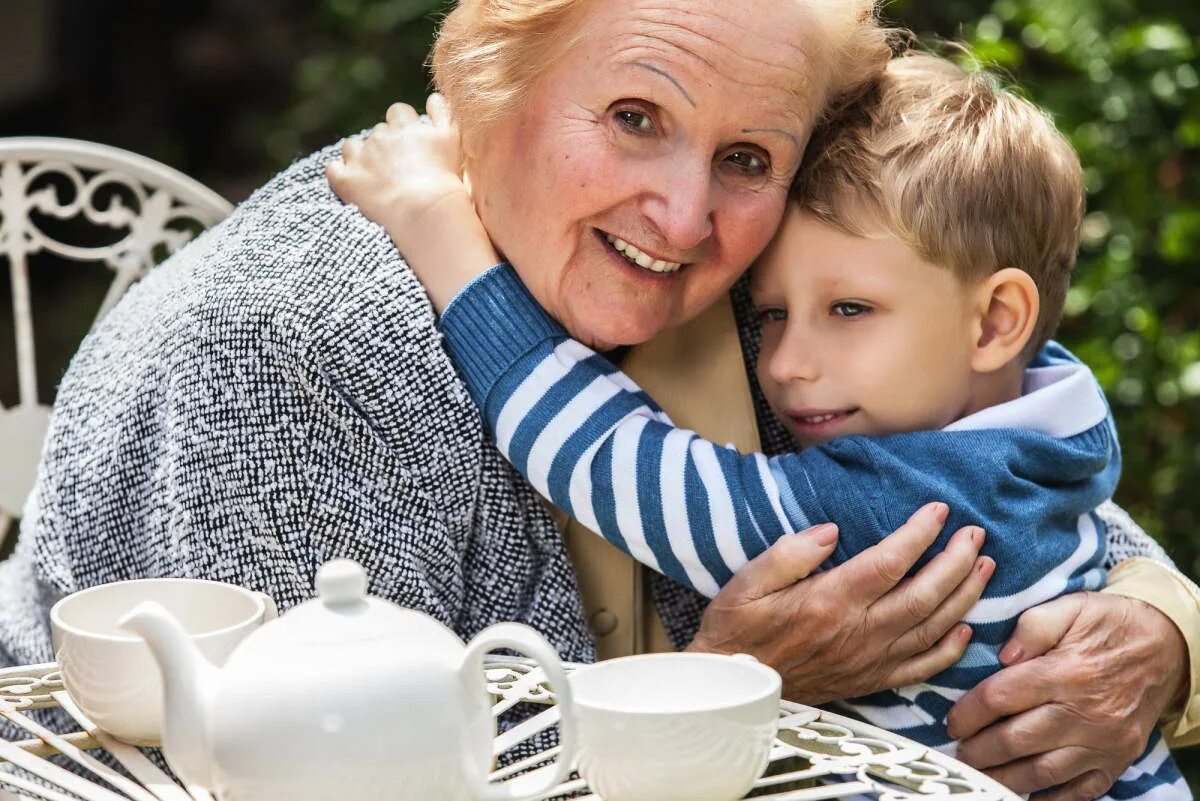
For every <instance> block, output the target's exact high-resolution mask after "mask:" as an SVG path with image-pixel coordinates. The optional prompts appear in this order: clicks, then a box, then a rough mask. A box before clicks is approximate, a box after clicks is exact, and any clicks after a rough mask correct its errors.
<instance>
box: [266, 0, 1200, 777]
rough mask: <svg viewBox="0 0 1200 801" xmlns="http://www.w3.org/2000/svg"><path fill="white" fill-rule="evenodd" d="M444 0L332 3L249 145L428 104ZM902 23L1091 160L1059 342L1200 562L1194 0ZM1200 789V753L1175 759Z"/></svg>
mask: <svg viewBox="0 0 1200 801" xmlns="http://www.w3.org/2000/svg"><path fill="white" fill-rule="evenodd" d="M446 7H447V4H446V3H444V2H437V1H436V0H323V2H322V3H321V4H320V5H319V6H318V7H316V9H315V10H314V11H312V12H311V17H310V18H309V19H307V20H306V21H305V25H306V28H305V31H306V34H305V35H306V36H307V37H308V38H309V41H308V43H307V46H306V47H305V49H304V51H303V52H305V53H306V55H305V56H304V57H303V59H302V60H301V61H300V63H299V66H298V67H297V69H296V71H295V76H294V82H293V86H292V95H291V98H290V100H289V102H288V104H287V107H286V109H284V110H283V112H282V113H274V112H273V113H270V114H261V115H259V116H258V117H255V118H253V119H251V120H250V121H248V124H247V127H246V128H245V129H244V132H245V133H246V134H247V135H248V140H247V141H255V142H260V143H265V147H266V150H267V151H268V154H269V157H270V158H271V159H273V160H274V161H275V162H276V163H277V164H280V165H282V164H284V163H286V162H287V161H288V160H290V159H291V158H292V157H294V156H295V155H297V154H299V153H303V152H306V151H308V150H310V149H312V148H315V147H317V146H320V145H322V144H325V143H327V142H329V141H332V140H334V139H336V138H338V137H339V136H341V135H342V134H344V133H345V132H347V131H352V130H358V129H361V128H365V127H367V126H369V125H371V124H373V123H374V122H376V121H377V120H378V119H379V118H380V117H381V116H382V114H383V112H384V110H385V109H386V108H387V106H388V105H389V104H390V103H391V102H393V101H395V100H397V99H401V100H407V101H409V102H412V103H414V105H419V104H420V103H421V101H422V98H423V96H424V93H425V91H426V90H427V88H428V78H427V74H426V73H425V72H424V70H423V68H422V62H423V59H424V57H425V54H426V52H427V50H428V46H429V43H430V41H431V39H432V36H433V31H434V28H435V21H436V16H437V15H438V14H439V13H441V12H442V11H443V10H444V9H445V8H446ZM885 14H886V16H887V17H888V18H889V19H890V20H892V21H894V22H895V23H896V24H898V25H901V26H904V27H907V28H910V29H912V30H914V31H916V32H917V33H918V34H920V35H921V36H922V37H923V38H926V39H927V40H932V39H950V40H960V41H965V42H967V43H968V44H969V45H970V46H971V48H972V49H973V50H974V53H975V54H976V57H977V58H978V59H979V60H980V61H981V62H982V63H984V64H985V65H987V66H990V67H993V68H996V69H999V70H1001V71H1002V72H1003V73H1004V74H1006V75H1007V76H1008V77H1009V78H1011V80H1012V81H1013V82H1015V83H1016V84H1017V85H1019V86H1020V87H1022V91H1024V92H1025V93H1027V95H1028V96H1029V97H1031V98H1032V99H1033V100H1035V101H1037V102H1038V103H1040V104H1042V105H1043V106H1045V107H1046V108H1047V109H1048V110H1049V111H1050V112H1051V113H1052V114H1053V116H1054V118H1055V120H1056V122H1057V124H1058V125H1059V127H1060V129H1061V130H1062V131H1063V132H1064V133H1065V134H1066V135H1067V136H1068V137H1069V138H1070V140H1071V141H1072V143H1073V144H1074V145H1075V147H1076V149H1077V150H1078V152H1079V154H1080V157H1081V159H1082V161H1083V164H1084V166H1085V168H1086V175H1087V187H1088V192H1089V201H1088V205H1089V214H1088V216H1087V219H1086V222H1085V225H1084V232H1083V233H1084V242H1083V247H1082V251H1081V254H1080V259H1079V266H1078V269H1077V274H1076V277H1075V280H1074V286H1073V289H1072V291H1071V294H1070V297H1069V300H1068V309H1067V315H1066V319H1065V321H1064V324H1063V326H1062V329H1061V331H1060V337H1059V338H1060V339H1062V340H1063V341H1064V342H1066V344H1067V345H1068V346H1070V347H1071V348H1072V349H1073V350H1074V351H1075V352H1076V353H1077V354H1079V356H1080V357H1081V358H1083V359H1084V360H1085V361H1086V362H1087V363H1088V364H1089V365H1091V367H1092V368H1093V369H1094V370H1095V372H1096V374H1097V375H1098V376H1099V378H1100V380H1101V382H1102V383H1103V385H1104V387H1105V389H1106V390H1107V392H1108V394H1109V398H1110V400H1111V402H1112V405H1113V409H1114V412H1115V414H1116V417H1117V421H1118V427H1119V429H1120V432H1121V442H1122V446H1123V449H1124V459H1125V468H1124V475H1123V478H1122V481H1121V486H1120V489H1119V491H1118V495H1117V499H1118V501H1119V502H1120V503H1121V504H1123V505H1124V506H1125V507H1126V508H1127V509H1128V510H1129V511H1130V512H1131V513H1132V514H1133V515H1134V517H1135V518H1137V520H1138V521H1140V522H1141V523H1142V524H1143V525H1145V526H1146V528H1147V529H1149V530H1150V532H1151V533H1152V534H1153V535H1154V536H1155V537H1156V538H1158V540H1159V541H1160V542H1161V543H1162V544H1163V546H1164V547H1165V548H1166V549H1167V551H1168V552H1169V553H1170V554H1171V556H1172V557H1173V558H1174V559H1175V561H1176V562H1177V563H1178V564H1179V566H1180V567H1181V568H1182V569H1183V570H1184V571H1185V572H1187V573H1189V574H1191V575H1192V576H1193V577H1195V576H1196V575H1197V574H1200V537H1198V536H1197V533H1196V531H1197V525H1198V523H1200V326H1198V325H1197V322H1198V321H1200V271H1198V267H1200V191H1198V190H1200V172H1198V171H1197V167H1196V164H1197V156H1198V155H1200V74H1198V71H1200V66H1198V64H1197V57H1196V56H1197V47H1198V44H1200V39H1198V37H1200V4H1190V3H1176V2H1170V3H1168V2H1163V0H1154V2H1139V3H1136V4H1135V3H1133V2H1128V0H1053V2H1046V0H956V1H955V2H943V1H942V0H938V1H936V2H935V1H934V0H896V2H893V3H891V4H889V5H888V6H887V7H886V8H885ZM1180 757H1181V761H1182V762H1183V763H1185V770H1187V771H1188V773H1189V775H1190V776H1191V782H1192V786H1193V787H1197V788H1200V751H1198V750H1197V749H1191V750H1190V751H1189V752H1187V753H1185V754H1181V755H1180Z"/></svg>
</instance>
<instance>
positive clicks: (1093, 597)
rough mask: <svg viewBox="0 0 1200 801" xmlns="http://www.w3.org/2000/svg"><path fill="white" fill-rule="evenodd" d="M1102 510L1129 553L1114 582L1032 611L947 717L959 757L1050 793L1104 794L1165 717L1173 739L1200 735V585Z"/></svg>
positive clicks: (1019, 785)
mask: <svg viewBox="0 0 1200 801" xmlns="http://www.w3.org/2000/svg"><path fill="white" fill-rule="evenodd" d="M1098 511H1099V512H1100V514H1101V516H1102V517H1103V518H1104V520H1105V523H1106V524H1107V526H1108V527H1109V543H1110V547H1111V548H1112V549H1113V551H1115V552H1116V555H1117V558H1118V559H1120V560H1121V561H1119V562H1118V564H1117V565H1116V566H1115V567H1114V568H1113V569H1112V572H1111V573H1110V576H1109V586H1108V587H1107V588H1106V589H1105V591H1104V592H1103V593H1084V594H1079V595H1072V596H1068V597H1064V598H1060V599H1058V600H1056V601H1052V602H1050V603H1048V604H1044V605H1042V606H1039V607H1035V608H1033V609H1031V610H1029V611H1028V612H1026V613H1025V615H1024V616H1023V617H1022V618H1021V621H1020V623H1019V625H1018V628H1017V631H1016V632H1015V633H1014V635H1013V637H1012V639H1011V640H1010V641H1009V643H1008V645H1007V646H1006V647H1005V649H1004V650H1003V651H1002V652H1001V654H1000V657H1001V661H1002V662H1003V663H1004V664H1005V665H1007V666H1008V667H1006V668H1005V669H1004V670H1002V671H1000V672H999V673H997V674H996V675H995V676H992V677H991V678H989V679H988V680H986V681H985V682H983V683H981V684H980V685H979V686H978V687H976V688H975V689H973V690H972V691H971V692H969V693H967V695H966V696H964V697H963V699H962V700H961V701H959V703H958V704H957V705H956V706H955V707H954V708H953V709H952V710H951V712H950V718H949V720H950V731H951V732H952V733H953V734H955V735H956V736H959V737H964V738H966V739H965V741H964V743H963V744H962V747H961V748H960V750H959V757H960V758H962V759H964V760H965V761H967V762H969V763H971V764H973V765H975V766H976V767H979V768H983V769H986V771H987V772H988V773H990V774H991V775H993V776H994V777H995V778H997V779H999V780H1000V781H1002V782H1004V783H1005V784H1008V785H1009V786H1010V787H1012V788H1013V789H1014V790H1017V791H1018V792H1023V793H1029V792H1037V791H1041V790H1046V789H1048V788H1052V787H1054V788H1057V789H1055V790H1054V792H1053V793H1052V794H1050V795H1049V796H1047V798H1049V799H1050V800H1051V801H1075V800H1076V799H1078V800H1079V801H1084V799H1091V798H1095V797H1097V796H1099V795H1102V794H1103V793H1104V792H1105V791H1106V790H1107V789H1108V788H1109V787H1110V786H1111V785H1112V783H1113V782H1114V781H1115V780H1116V777H1118V776H1119V775H1120V774H1121V773H1122V772H1123V771H1124V770H1125V769H1126V768H1127V767H1128V766H1129V765H1130V763H1131V762H1132V761H1133V760H1134V759H1136V758H1137V756H1138V755H1139V754H1140V753H1141V752H1142V748H1143V747H1144V746H1145V743H1146V740H1147V738H1148V737H1149V735H1150V733H1151V731H1152V729H1153V728H1154V727H1155V726H1156V725H1159V723H1160V722H1161V719H1162V718H1163V716H1164V714H1167V715H1169V716H1170V720H1169V721H1168V726H1169V727H1168V730H1167V733H1168V734H1170V735H1173V740H1174V742H1173V744H1174V745H1177V746H1182V745H1188V744H1192V743H1194V742H1196V741H1197V739H1200V698H1198V697H1197V695H1196V687H1197V682H1196V676H1197V675H1198V674H1200V669H1198V665H1197V659H1198V657H1200V642H1198V641H1197V640H1198V639H1200V592H1197V590H1196V587H1195V585H1194V584H1192V583H1191V582H1190V581H1188V580H1187V579H1186V578H1185V577H1184V576H1183V575H1182V574H1180V573H1178V572H1176V571H1174V570H1172V569H1171V568H1170V567H1169V566H1168V564H1169V560H1167V558H1166V554H1165V553H1163V552H1162V550H1161V549H1160V548H1158V546H1157V545H1155V544H1154V542H1153V540H1151V539H1150V538H1149V537H1148V536H1147V535H1146V534H1145V532H1143V531H1142V530H1141V529H1140V528H1139V527H1138V526H1137V525H1136V524H1135V523H1134V522H1133V521H1132V520H1131V519H1130V518H1129V516H1128V515H1127V514H1125V513H1124V512H1123V511H1122V510H1120V509H1119V508H1118V507H1116V506H1114V505H1112V504H1105V505H1104V506H1102V507H1101V508H1100V509H1099V510H1098ZM1156 557H1157V558H1156Z"/></svg>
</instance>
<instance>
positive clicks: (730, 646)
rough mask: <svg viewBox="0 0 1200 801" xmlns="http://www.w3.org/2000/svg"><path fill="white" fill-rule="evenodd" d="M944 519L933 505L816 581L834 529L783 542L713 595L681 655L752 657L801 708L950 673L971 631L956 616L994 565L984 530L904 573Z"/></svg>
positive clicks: (962, 535) (970, 531)
mask: <svg viewBox="0 0 1200 801" xmlns="http://www.w3.org/2000/svg"><path fill="white" fill-rule="evenodd" d="M946 514H947V508H946V505H945V504H941V503H935V504H929V505H927V506H925V507H923V508H921V509H920V510H918V511H917V512H916V513H915V514H914V515H913V516H912V517H911V518H909V520H908V522H907V523H905V524H904V525H903V526H901V527H900V528H899V529H897V530H896V532H895V533H893V534H891V535H890V536H888V537H886V538H885V539H884V540H883V541H882V542H881V543H879V544H878V545H876V546H874V547H872V548H868V549H867V550H865V551H863V552H862V553H860V554H858V555H857V556H855V557H854V558H852V559H850V560H849V561H847V562H845V563H843V564H841V565H839V566H837V567H834V568H832V569H830V570H826V571H824V572H821V573H818V574H816V575H813V576H809V574H810V573H811V572H812V571H813V570H815V569H816V568H817V566H819V565H820V564H821V563H822V562H823V561H824V560H825V558H826V557H828V556H829V554H830V553H831V552H832V551H833V545H834V543H835V542H836V539H837V529H836V527H834V526H833V525H831V524H827V525H825V526H818V527H817V528H814V529H810V530H808V531H806V532H804V533H801V534H797V535H793V536H790V537H784V538H783V539H781V540H779V541H778V542H777V543H775V545H773V546H772V547H771V548H770V549H769V550H767V551H766V552H765V553H763V554H761V555H760V556H759V557H758V558H757V559H755V560H754V561H752V562H750V563H749V564H748V565H746V566H745V567H743V568H742V569H741V570H740V571H738V573H737V575H735V576H734V577H733V579H732V580H731V581H730V582H729V583H728V584H726V585H725V587H724V588H723V589H722V590H721V593H720V594H719V595H717V597H716V598H714V599H713V600H712V602H711V603H710V604H709V606H708V609H707V610H706V611H705V613H704V617H703V619H702V620H701V621H700V630H699V632H698V633H697V634H696V638H695V640H693V641H692V644H691V645H689V646H688V650H695V651H710V652H718V653H746V654H750V655H752V656H754V657H756V658H757V659H758V660H759V661H761V662H764V663H766V664H769V665H771V666H772V667H774V668H775V669H776V670H778V671H779V673H780V675H781V676H782V677H783V694H784V697H786V698H788V699H791V700H794V701H800V702H803V703H807V704H816V703H821V702H824V701H829V700H832V699H835V698H850V697H854V696H859V695H866V694H867V693H871V692H876V691H879V690H882V689H885V688H890V687H900V686H903V685H906V684H913V683H916V682H919V681H923V680H924V679H927V678H929V677H930V676H932V675H933V674H935V673H937V672H939V671H941V670H944V669H946V668H948V667H950V666H951V665H953V664H954V663H955V662H956V661H958V658H959V657H960V656H961V655H962V653H963V651H964V650H965V649H966V647H967V643H968V641H969V639H970V636H971V629H970V627H969V626H967V625H965V624H962V623H960V621H961V620H962V618H963V617H964V616H965V615H966V613H967V610H969V609H970V608H971V607H972V606H973V605H974V604H975V602H976V601H977V600H978V599H979V597H980V595H981V594H982V593H983V588H984V585H985V584H986V583H987V580H988V579H989V578H990V577H991V575H992V572H993V570H994V569H995V563H994V562H993V561H992V560H991V559H990V558H987V557H982V558H978V554H979V548H980V546H981V545H982V544H983V531H982V529H979V528H975V527H971V528H965V529H962V530H960V531H958V532H957V533H956V534H955V535H954V536H953V537H952V538H951V540H950V543H949V545H947V547H946V549H945V550H944V551H943V552H942V553H940V554H938V555H937V556H935V557H934V558H933V559H932V560H931V561H930V562H929V564H927V565H925V567H923V568H922V569H921V570H920V571H919V572H918V573H917V574H916V575H914V576H913V577H911V578H905V574H906V573H907V572H908V571H909V569H910V568H911V567H912V566H913V565H914V564H915V563H916V562H917V560H918V559H919V558H920V557H921V555H922V554H923V553H925V551H926V549H928V548H929V546H930V545H932V544H933V541H934V540H935V539H936V538H937V535H938V533H939V532H940V531H941V529H942V525H943V524H944V523H945V522H946ZM806 577H807V578H806ZM801 579H803V580H801Z"/></svg>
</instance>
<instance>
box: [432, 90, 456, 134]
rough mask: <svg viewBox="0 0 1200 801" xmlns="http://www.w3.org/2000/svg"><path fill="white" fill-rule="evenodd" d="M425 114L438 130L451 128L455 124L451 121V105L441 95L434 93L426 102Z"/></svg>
mask: <svg viewBox="0 0 1200 801" xmlns="http://www.w3.org/2000/svg"><path fill="white" fill-rule="evenodd" d="M425 113H426V114H428V115H429V119H430V120H431V121H432V122H433V124H434V125H435V126H436V127H438V128H449V127H450V126H451V125H452V124H453V122H452V120H451V119H450V105H449V104H448V103H447V102H446V98H445V97H443V96H442V95H441V94H440V93H438V92H434V93H433V94H431V95H430V96H429V97H428V99H426V101H425Z"/></svg>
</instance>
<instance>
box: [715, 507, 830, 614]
mask: <svg viewBox="0 0 1200 801" xmlns="http://www.w3.org/2000/svg"><path fill="white" fill-rule="evenodd" d="M837 534H838V530H837V526H835V525H834V524H833V523H826V524H824V525H821V526H815V527H813V528H810V529H808V530H806V531H803V532H801V533H799V534H792V535H790V536H787V537H783V538H782V539H780V540H778V541H777V542H776V543H775V544H774V545H772V546H771V547H770V548H768V549H767V550H765V551H763V552H762V553H760V554H759V555H758V556H757V557H755V558H754V559H752V560H751V561H750V562H748V563H747V564H746V565H744V566H743V567H742V568H741V569H740V570H738V572H737V573H735V574H734V576H733V578H732V579H730V580H729V583H728V584H726V585H725V588H724V589H723V590H721V595H723V596H725V597H727V598H734V599H736V600H735V601H734V602H735V603H737V602H739V601H740V602H745V601H755V600H758V599H759V598H762V597H764V596H767V595H770V594H771V593H774V592H778V591H779V590H782V589H786V588H787V587H790V586H792V585H793V584H795V583H796V582H797V581H799V580H800V579H802V578H805V577H807V576H808V575H809V574H811V573H812V572H813V571H814V570H816V569H817V568H818V567H820V565H821V563H822V562H824V561H825V560H826V559H827V558H829V554H830V553H832V552H833V546H834V544H836V543H837Z"/></svg>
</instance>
